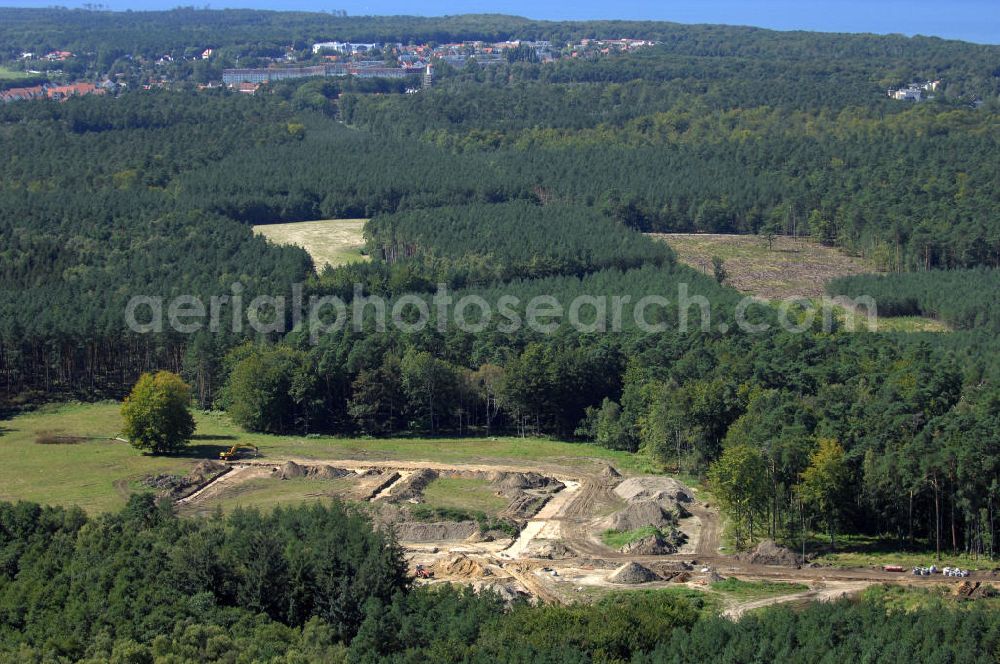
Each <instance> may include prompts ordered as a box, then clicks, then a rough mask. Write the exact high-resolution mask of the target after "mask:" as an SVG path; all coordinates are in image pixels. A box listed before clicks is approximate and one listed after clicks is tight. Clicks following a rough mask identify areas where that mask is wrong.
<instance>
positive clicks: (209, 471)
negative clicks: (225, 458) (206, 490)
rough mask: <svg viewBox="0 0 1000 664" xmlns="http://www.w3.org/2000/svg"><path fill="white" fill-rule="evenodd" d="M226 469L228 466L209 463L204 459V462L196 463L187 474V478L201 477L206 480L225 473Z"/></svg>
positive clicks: (215, 462)
mask: <svg viewBox="0 0 1000 664" xmlns="http://www.w3.org/2000/svg"><path fill="white" fill-rule="evenodd" d="M228 469H229V466H227V465H226V464H224V463H219V462H218V461H209V460H207V459H206V460H205V461H199V462H198V463H196V464H195V465H194V468H192V469H191V472H190V473H188V477H201V478H205V479H208V478H209V477H212V476H213V475H217V474H219V473H222V472H225V471H226V470H228Z"/></svg>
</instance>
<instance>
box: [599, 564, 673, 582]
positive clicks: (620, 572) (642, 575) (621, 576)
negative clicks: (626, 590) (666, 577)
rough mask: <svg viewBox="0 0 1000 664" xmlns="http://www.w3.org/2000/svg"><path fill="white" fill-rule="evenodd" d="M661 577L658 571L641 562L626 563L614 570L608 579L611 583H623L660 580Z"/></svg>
mask: <svg viewBox="0 0 1000 664" xmlns="http://www.w3.org/2000/svg"><path fill="white" fill-rule="evenodd" d="M659 580H660V577H658V576H657V575H656V572H654V571H653V570H651V569H649V568H648V567H643V566H642V565H640V564H639V563H634V562H633V563H625V564H624V565H622V566H621V567H619V568H618V569H616V570H615V571H614V572H612V573H611V575H610V576H608V581H609V582H610V583H622V584H630V585H631V584H636V583H649V582H650V581H659Z"/></svg>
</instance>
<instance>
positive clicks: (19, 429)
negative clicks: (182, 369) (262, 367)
mask: <svg viewBox="0 0 1000 664" xmlns="http://www.w3.org/2000/svg"><path fill="white" fill-rule="evenodd" d="M195 419H196V421H197V425H198V428H197V431H196V433H195V439H194V440H193V441H192V444H191V445H190V447H189V448H188V450H186V451H185V453H184V455H183V456H173V457H151V456H147V455H144V454H142V453H140V452H138V451H137V450H134V449H132V447H130V446H129V445H128V444H126V443H123V442H120V441H116V440H113V438H114V437H115V436H116V435H117V434H118V431H119V429H120V427H121V419H120V415H119V405H118V404H115V403H99V404H63V405H52V406H46V407H43V408H41V409H39V410H37V411H34V412H32V413H28V414H25V415H20V416H18V417H15V418H13V419H11V420H8V421H5V422H0V500H19V499H23V500H31V501H36V502H41V503H49V504H58V505H71V504H78V505H80V506H81V507H83V508H84V509H86V510H87V511H88V512H91V513H96V512H101V511H106V510H112V509H117V508H119V507H121V506H122V505H123V504H124V503H125V501H126V500H127V498H128V495H129V494H130V493H131V492H133V491H136V490H138V489H140V488H141V485H140V484H139V481H140V480H142V478H143V477H145V476H146V475H152V474H159V473H172V474H186V473H187V472H188V470H189V469H190V468H191V467H192V466H193V465H194V464H195V463H196V462H197V461H199V460H200V459H207V458H208V459H214V458H218V455H219V452H221V451H222V450H224V449H227V448H228V447H229V446H230V445H232V444H234V443H236V442H242V443H248V444H252V445H256V446H258V447H259V448H260V452H261V455H262V456H263V457H265V458H268V457H270V458H275V459H284V458H290V457H295V458H300V457H301V458H303V459H315V460H325V459H371V460H392V459H399V460H424V461H438V462H442V463H469V464H477V463H490V462H495V463H503V462H509V463H518V462H546V463H549V464H558V465H562V466H574V465H580V464H588V463H589V461H588V459H590V458H599V459H602V460H605V461H607V462H609V463H612V464H614V465H615V466H616V467H617V468H619V469H622V470H632V471H636V470H640V469H642V468H643V467H644V462H643V460H642V459H641V458H640V457H636V456H633V455H630V454H627V453H624V452H615V451H612V450H606V449H604V448H601V447H596V446H593V445H586V444H579V443H565V442H560V441H554V440H547V439H542V438H514V437H503V438H489V439H468V438H462V439H459V438H412V439H407V438H391V439H384V440H371V439H354V438H335V437H308V438H306V437H300V436H272V435H267V434H248V433H245V432H243V431H241V430H240V429H238V428H237V427H235V426H233V424H232V423H231V422H230V421H229V419H228V418H227V417H226V416H225V415H224V414H221V413H197V412H196V413H195ZM43 432H45V433H50V434H56V435H65V436H84V437H88V438H92V439H90V440H87V441H85V442H81V443H79V444H75V445H41V444H38V443H36V442H35V439H36V436H37V435H38V434H39V433H43ZM289 482H291V480H286V481H283V482H280V483H278V484H279V485H280V487H281V488H280V489H278V488H277V487H272V486H271V485H267V487H266V488H265V487H258V490H259V491H263V492H264V493H263V494H260V495H257V496H254V497H252V498H251V497H250V496H249V495H248V496H244V500H252V501H253V502H255V503H257V504H264V503H267V502H268V501H271V500H272V498H271V497H269V496H268V492H270V491H272V490H274V491H279V490H280V491H281V492H282V493H284V492H286V491H287V492H290V493H292V494H295V493H297V492H298V494H299V495H300V497H303V496H305V493H313V492H321V491H325V490H326V489H325V488H324V487H319V486H316V485H315V484H309V485H306V484H304V485H303V486H302V487H296V486H295V485H294V484H289ZM299 489H301V491H299ZM260 501H263V502H260Z"/></svg>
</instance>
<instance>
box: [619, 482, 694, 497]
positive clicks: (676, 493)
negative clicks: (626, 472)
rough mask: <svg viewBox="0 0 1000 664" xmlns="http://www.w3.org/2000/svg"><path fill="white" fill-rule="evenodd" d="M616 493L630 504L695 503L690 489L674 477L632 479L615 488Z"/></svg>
mask: <svg viewBox="0 0 1000 664" xmlns="http://www.w3.org/2000/svg"><path fill="white" fill-rule="evenodd" d="M615 493H616V494H618V496H619V497H620V498H622V499H624V500H627V501H628V502H630V503H636V502H643V501H647V500H656V501H667V502H669V503H690V502H692V501H694V497H693V496H692V495H691V491H690V489H688V488H687V487H686V486H684V485H683V484H681V483H680V482H678V481H677V480H675V479H674V478H672V477H630V478H629V479H627V480H625V481H623V482H622V483H621V484H619V485H618V486H616V487H615Z"/></svg>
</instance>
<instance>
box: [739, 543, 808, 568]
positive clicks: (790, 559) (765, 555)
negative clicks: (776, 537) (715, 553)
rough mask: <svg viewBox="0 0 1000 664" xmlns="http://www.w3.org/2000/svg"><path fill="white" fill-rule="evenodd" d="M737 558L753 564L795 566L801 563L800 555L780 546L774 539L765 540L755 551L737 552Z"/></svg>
mask: <svg viewBox="0 0 1000 664" xmlns="http://www.w3.org/2000/svg"><path fill="white" fill-rule="evenodd" d="M736 559H737V560H739V561H740V562H743V563H750V564H751V565H781V566H784V567H794V566H795V565H798V564H799V557H798V556H797V555H795V552H794V551H792V550H791V549H786V548H785V547H783V546H778V545H777V544H775V543H774V542H773V541H772V540H764V541H763V542H761V543H760V544H758V545H757V548H755V549H754V550H753V551H744V552H743V553H740V554H737V556H736Z"/></svg>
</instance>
